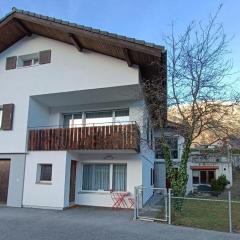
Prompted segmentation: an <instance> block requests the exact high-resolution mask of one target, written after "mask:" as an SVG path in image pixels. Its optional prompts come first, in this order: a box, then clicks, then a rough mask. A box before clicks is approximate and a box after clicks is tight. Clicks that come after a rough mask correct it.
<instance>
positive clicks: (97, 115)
mask: <svg viewBox="0 0 240 240" xmlns="http://www.w3.org/2000/svg"><path fill="white" fill-rule="evenodd" d="M128 121H129V109H119V110H106V111H94V112H82V113H70V114H64V115H63V125H64V127H81V125H96V126H101V125H109V124H112V123H121V124H124V123H125V122H126V123H127V122H128Z"/></svg>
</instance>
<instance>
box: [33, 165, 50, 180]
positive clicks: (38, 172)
mask: <svg viewBox="0 0 240 240" xmlns="http://www.w3.org/2000/svg"><path fill="white" fill-rule="evenodd" d="M43 165H51V166H52V172H51V180H49V181H47V180H41V179H40V178H41V171H42V166H43ZM52 180H53V164H52V163H38V164H37V176H36V184H52Z"/></svg>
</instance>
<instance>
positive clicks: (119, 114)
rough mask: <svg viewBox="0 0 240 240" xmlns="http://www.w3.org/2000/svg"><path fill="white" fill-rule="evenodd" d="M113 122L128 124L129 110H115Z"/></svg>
mask: <svg viewBox="0 0 240 240" xmlns="http://www.w3.org/2000/svg"><path fill="white" fill-rule="evenodd" d="M114 122H116V123H124V122H129V109H122V110H116V111H115V121H114Z"/></svg>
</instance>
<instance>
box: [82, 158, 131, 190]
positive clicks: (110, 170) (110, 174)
mask: <svg viewBox="0 0 240 240" xmlns="http://www.w3.org/2000/svg"><path fill="white" fill-rule="evenodd" d="M91 164H92V165H95V164H105V165H106V164H107V165H109V191H102V190H98V191H96V190H83V188H82V187H83V166H84V165H91ZM113 165H126V183H127V172H128V165H127V163H119V162H117V163H108V162H100V163H98V162H94V163H93V162H84V163H83V164H82V167H81V168H82V169H81V172H82V174H81V191H80V192H81V193H108V194H109V193H110V192H111V190H112V188H113ZM126 191H127V184H126ZM126 191H117V192H126Z"/></svg>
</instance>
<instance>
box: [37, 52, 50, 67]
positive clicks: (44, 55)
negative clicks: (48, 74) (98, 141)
mask: <svg viewBox="0 0 240 240" xmlns="http://www.w3.org/2000/svg"><path fill="white" fill-rule="evenodd" d="M50 62H51V50H46V51H41V52H40V53H39V64H46V63H50Z"/></svg>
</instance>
